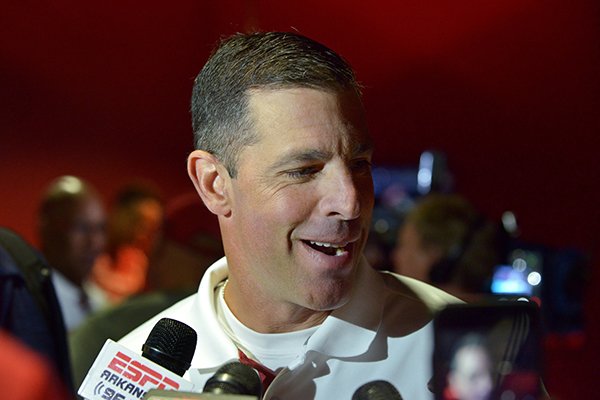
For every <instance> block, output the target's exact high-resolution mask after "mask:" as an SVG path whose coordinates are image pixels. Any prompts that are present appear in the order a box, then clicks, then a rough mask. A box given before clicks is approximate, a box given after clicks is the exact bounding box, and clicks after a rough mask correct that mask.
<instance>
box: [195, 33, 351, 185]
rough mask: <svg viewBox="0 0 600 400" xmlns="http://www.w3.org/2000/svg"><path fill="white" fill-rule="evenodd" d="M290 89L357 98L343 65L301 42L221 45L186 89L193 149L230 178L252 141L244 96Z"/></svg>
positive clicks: (266, 39)
mask: <svg viewBox="0 0 600 400" xmlns="http://www.w3.org/2000/svg"><path fill="white" fill-rule="evenodd" d="M294 87H305V88H315V89H322V90H333V91H341V90H346V89H351V90H354V91H355V92H356V94H357V95H358V97H359V98H360V85H359V84H358V83H357V81H356V78H355V75H354V71H353V70H352V68H351V67H350V65H349V64H348V62H346V61H345V60H344V59H343V58H342V57H341V56H340V55H338V54H337V53H335V52H334V51H332V50H331V49H329V48H327V47H326V46H324V45H322V44H320V43H318V42H315V41H314V40H311V39H309V38H307V37H304V36H302V35H299V34H297V33H291V32H265V33H252V34H236V35H233V36H231V37H229V38H227V39H225V40H223V41H221V43H220V45H219V46H218V47H217V49H216V50H215V51H214V52H213V54H212V55H211V57H210V58H209V60H208V61H207V63H206V64H205V65H204V67H203V68H202V70H201V71H200V73H199V74H198V76H197V77H196V80H195V82H194V87H193V90H192V102H191V112H192V128H193V131H194V146H195V148H196V149H201V150H205V151H207V152H209V153H212V154H213V155H215V156H216V157H217V158H218V159H219V160H220V161H221V162H222V163H223V164H224V165H225V167H226V168H227V170H228V171H229V174H230V175H231V176H232V177H235V176H236V174H237V155H238V154H239V153H240V151H241V150H242V148H243V147H244V146H248V145H251V144H253V143H255V142H256V140H257V137H256V133H255V131H254V130H253V129H252V128H253V127H252V121H251V120H250V117H249V115H248V112H247V109H248V93H249V91H250V90H251V89H283V88H294Z"/></svg>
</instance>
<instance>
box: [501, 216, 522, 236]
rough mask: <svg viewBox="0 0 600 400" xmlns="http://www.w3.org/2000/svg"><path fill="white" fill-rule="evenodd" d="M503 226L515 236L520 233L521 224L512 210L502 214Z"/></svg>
mask: <svg viewBox="0 0 600 400" xmlns="http://www.w3.org/2000/svg"><path fill="white" fill-rule="evenodd" d="M502 226H503V227H504V230H506V232H508V233H510V234H511V235H513V236H516V235H517V234H518V233H519V226H518V225H517V217H516V216H515V213H513V212H512V211H505V212H504V213H503V214H502Z"/></svg>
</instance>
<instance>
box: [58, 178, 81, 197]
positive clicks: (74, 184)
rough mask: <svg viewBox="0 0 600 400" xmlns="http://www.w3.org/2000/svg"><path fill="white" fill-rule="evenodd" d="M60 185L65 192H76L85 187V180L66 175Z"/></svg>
mask: <svg viewBox="0 0 600 400" xmlns="http://www.w3.org/2000/svg"><path fill="white" fill-rule="evenodd" d="M60 186H61V189H62V190H64V191H65V192H68V193H72V194H76V193H78V192H80V191H81V190H82V189H83V182H81V180H80V179H79V178H76V177H74V176H65V177H63V178H61V180H60Z"/></svg>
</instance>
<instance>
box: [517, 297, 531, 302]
mask: <svg viewBox="0 0 600 400" xmlns="http://www.w3.org/2000/svg"><path fill="white" fill-rule="evenodd" d="M517 301H524V302H525V303H529V299H528V298H527V297H519V298H518V299H517Z"/></svg>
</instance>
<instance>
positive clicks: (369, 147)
mask: <svg viewBox="0 0 600 400" xmlns="http://www.w3.org/2000/svg"><path fill="white" fill-rule="evenodd" d="M353 147H354V148H353V151H352V157H355V156H357V155H360V154H364V153H369V152H372V151H373V144H372V143H371V142H370V141H369V142H366V143H355V144H354V146H353ZM331 157H332V153H331V152H330V151H323V150H317V149H308V150H298V151H291V152H290V153H289V154H286V155H284V156H283V157H282V158H281V159H279V160H277V161H276V162H274V163H273V164H272V165H271V168H272V169H279V168H282V167H285V166H287V165H290V164H301V163H305V162H312V161H323V160H328V159H330V158H331Z"/></svg>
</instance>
